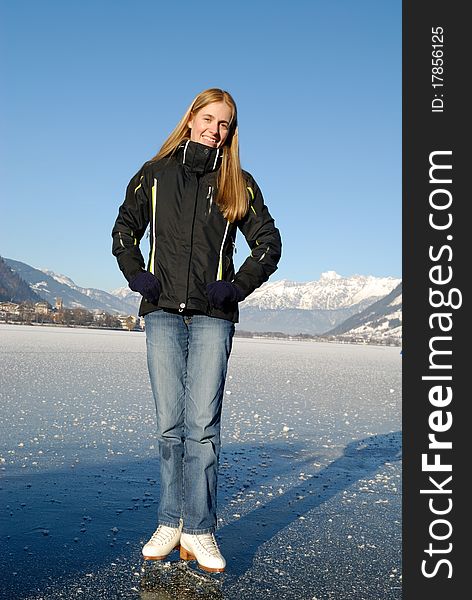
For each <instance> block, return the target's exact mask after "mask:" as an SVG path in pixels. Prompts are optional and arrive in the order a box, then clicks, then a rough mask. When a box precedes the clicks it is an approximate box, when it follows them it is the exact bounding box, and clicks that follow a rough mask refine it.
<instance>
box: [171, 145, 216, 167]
mask: <svg viewBox="0 0 472 600" xmlns="http://www.w3.org/2000/svg"><path fill="white" fill-rule="evenodd" d="M222 156H223V150H222V148H211V147H210V146H205V145H204V144H199V143H198V142H193V141H191V140H185V141H184V142H182V144H181V145H180V146H179V147H178V149H177V153H176V157H177V160H178V161H179V163H181V164H183V165H185V166H186V167H187V168H188V169H189V170H190V171H192V172H194V173H209V172H210V171H216V169H218V168H219V167H220V165H221V159H222Z"/></svg>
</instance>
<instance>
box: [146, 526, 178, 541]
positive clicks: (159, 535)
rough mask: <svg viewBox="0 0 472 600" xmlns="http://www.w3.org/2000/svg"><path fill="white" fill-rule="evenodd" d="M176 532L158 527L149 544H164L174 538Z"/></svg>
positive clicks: (164, 527) (169, 528)
mask: <svg viewBox="0 0 472 600" xmlns="http://www.w3.org/2000/svg"><path fill="white" fill-rule="evenodd" d="M175 532H176V530H175V529H173V528H172V527H166V526H165V525H159V527H158V528H157V529H156V531H155V532H154V533H153V534H152V536H151V539H150V540H149V541H150V542H160V543H163V544H166V543H167V542H170V541H171V540H172V538H173V537H174V536H175Z"/></svg>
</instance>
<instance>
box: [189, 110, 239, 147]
mask: <svg viewBox="0 0 472 600" xmlns="http://www.w3.org/2000/svg"><path fill="white" fill-rule="evenodd" d="M231 116H232V111H231V107H230V106H228V104H226V102H211V103H210V104H207V105H206V106H204V107H203V108H201V109H200V110H199V111H197V112H196V113H195V114H194V115H193V116H192V117H191V118H190V120H189V122H188V126H189V127H190V139H191V140H192V141H193V142H198V143H199V144H204V145H205V146H210V147H211V148H220V147H221V146H223V144H224V143H225V140H226V138H227V137H228V132H229V125H230V122H231Z"/></svg>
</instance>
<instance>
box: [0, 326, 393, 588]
mask: <svg viewBox="0 0 472 600" xmlns="http://www.w3.org/2000/svg"><path fill="white" fill-rule="evenodd" d="M0 408H1V411H0V468H1V471H0V473H1V479H0V498H1V506H2V510H1V511H0V543H1V549H0V566H1V574H2V575H1V583H0V598H2V599H3V598H5V599H8V600H16V599H22V600H24V599H28V600H33V599H35V600H39V599H44V600H53V599H59V598H64V599H65V598H83V599H89V598H90V599H92V598H93V599H95V598H97V599H98V598H100V599H102V598H103V599H111V598H126V599H127V598H135V599H139V598H142V599H146V600H158V599H167V598H169V599H170V598H179V599H190V598H195V599H197V598H198V599H207V598H208V599H210V598H211V599H225V600H233V599H238V600H239V599H241V600H245V599H248V600H249V599H255V600H257V599H264V600H266V599H267V598H275V599H278V598H280V599H282V598H284V599H292V598H293V599H302V600H305V599H306V600H331V599H332V600H348V599H349V600H364V599H365V600H372V599H375V600H384V599H385V600H390V599H392V600H393V599H400V598H401V432H400V429H401V355H400V350H399V348H390V347H380V346H357V345H348V344H329V343H315V342H309V341H303V342H302V341H278V340H263V339H244V338H234V344H233V352H232V355H231V359H230V364H229V371H228V379H227V383H226V388H225V399H224V407H223V417H222V444H223V445H222V450H221V456H220V470H219V494H218V501H219V511H218V516H219V528H218V531H217V534H216V535H217V539H218V541H219V543H220V547H221V550H222V552H223V554H224V555H225V557H226V560H227V563H228V565H227V570H226V572H225V573H224V574H222V575H214V576H210V575H205V574H204V573H203V572H201V571H199V570H198V569H197V568H196V566H195V565H196V563H189V564H187V563H185V564H184V563H183V562H181V561H179V558H178V553H177V552H176V553H174V554H172V555H171V556H170V557H169V558H170V560H169V561H166V562H164V563H146V565H145V566H144V567H143V561H142V560H141V554H140V551H141V546H142V545H143V544H144V543H145V542H146V541H147V539H148V537H149V536H150V534H151V533H152V532H153V531H154V529H155V527H156V511H157V499H158V496H159V481H158V460H157V442H156V439H155V435H154V429H155V412H154V402H153V398H152V394H151V388H150V384H149V378H148V373H147V366H146V349H145V334H144V333H137V332H131V333H129V332H125V331H123V332H121V331H105V330H85V329H67V328H53V327H39V326H15V325H0Z"/></svg>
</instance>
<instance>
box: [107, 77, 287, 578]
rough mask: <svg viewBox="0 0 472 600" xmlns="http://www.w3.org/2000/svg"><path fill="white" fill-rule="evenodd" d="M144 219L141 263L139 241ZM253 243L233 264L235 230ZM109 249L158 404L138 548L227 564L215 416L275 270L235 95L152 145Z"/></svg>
mask: <svg viewBox="0 0 472 600" xmlns="http://www.w3.org/2000/svg"><path fill="white" fill-rule="evenodd" d="M148 225H149V228H150V254H149V259H148V261H147V265H145V263H144V259H143V256H142V254H141V252H140V248H139V242H140V240H141V238H142V237H143V235H144V233H145V231H146V229H147V227H148ZM238 229H239V230H240V231H241V232H242V233H243V235H244V237H245V239H246V240H247V243H248V245H249V247H250V249H251V254H250V256H248V257H247V259H246V260H245V262H244V263H243V265H242V266H241V268H240V269H239V270H238V272H237V273H235V270H234V265H233V249H234V246H235V239H236V233H237V230H238ZM112 236H113V254H114V255H115V256H116V258H117V259H118V264H119V267H120V269H121V271H122V272H123V274H124V276H125V277H126V279H127V280H128V282H129V287H130V288H131V289H132V290H134V291H136V292H139V293H140V294H141V295H142V297H143V298H142V301H141V305H140V308H139V315H140V316H144V321H145V329H146V347H147V363H148V370H149V376H150V380H151V387H152V391H153V395H154V399H155V403H156V409H157V428H158V443H159V458H160V489H161V494H160V503H159V509H158V528H157V529H156V531H155V532H154V534H153V535H152V537H151V538H150V540H149V541H148V543H147V544H146V545H145V546H144V548H143V556H144V558H146V559H153V560H161V559H164V558H166V557H167V555H168V554H169V553H170V552H172V550H174V549H177V548H179V546H180V556H181V558H183V559H185V560H193V559H196V560H197V561H198V564H199V566H200V567H201V568H202V569H205V570H207V571H224V568H225V564H226V562H225V559H224V558H223V556H222V555H221V552H220V551H219V548H218V545H217V543H216V540H215V537H214V531H215V529H216V525H217V518H216V506H217V502H216V492H217V470H218V457H219V451H220V417H221V408H222V400H223V390H224V385H225V378H226V371H227V364H228V359H229V356H230V352H231V346H232V340H233V334H234V324H235V323H237V322H238V318H239V313H238V302H241V301H242V300H244V299H245V298H247V296H249V294H250V293H251V292H253V291H254V290H255V289H256V288H257V287H259V286H260V285H261V284H262V283H264V282H265V281H267V279H268V278H269V276H270V275H271V274H272V273H273V272H274V271H275V270H276V268H277V263H278V261H279V259H280V255H281V247H282V245H281V239H280V234H279V231H278V229H277V228H276V227H275V225H274V220H273V218H272V217H271V216H270V214H269V211H268V210H267V207H266V206H265V204H264V200H263V197H262V194H261V191H260V190H259V187H258V185H257V183H256V182H255V181H254V179H253V177H252V176H251V175H250V174H249V173H248V172H247V171H243V170H242V169H241V165H240V162H239V147H238V123H237V112H236V104H235V102H234V100H233V98H232V97H231V95H230V94H229V93H228V92H226V91H223V90H220V89H208V90H205V91H203V92H202V93H200V94H198V96H197V97H196V98H195V99H194V101H193V102H192V104H191V105H190V107H189V108H188V110H187V112H186V113H185V114H184V116H183V117H182V119H181V120H180V122H179V123H178V125H177V127H176V128H175V129H174V131H173V132H172V133H171V134H170V136H169V137H168V139H167V140H166V141H165V143H164V145H163V146H162V148H161V149H160V151H159V152H158V154H157V155H156V156H155V157H154V158H152V159H151V160H150V161H148V162H147V163H145V164H144V166H143V167H142V168H141V169H140V171H139V172H138V173H137V174H136V175H135V176H134V177H133V178H132V179H131V181H130V183H129V185H128V188H127V191H126V197H125V200H124V202H123V204H122V205H121V207H120V209H119V214H118V218H117V219H116V223H115V226H114V228H113V232H112Z"/></svg>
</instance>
